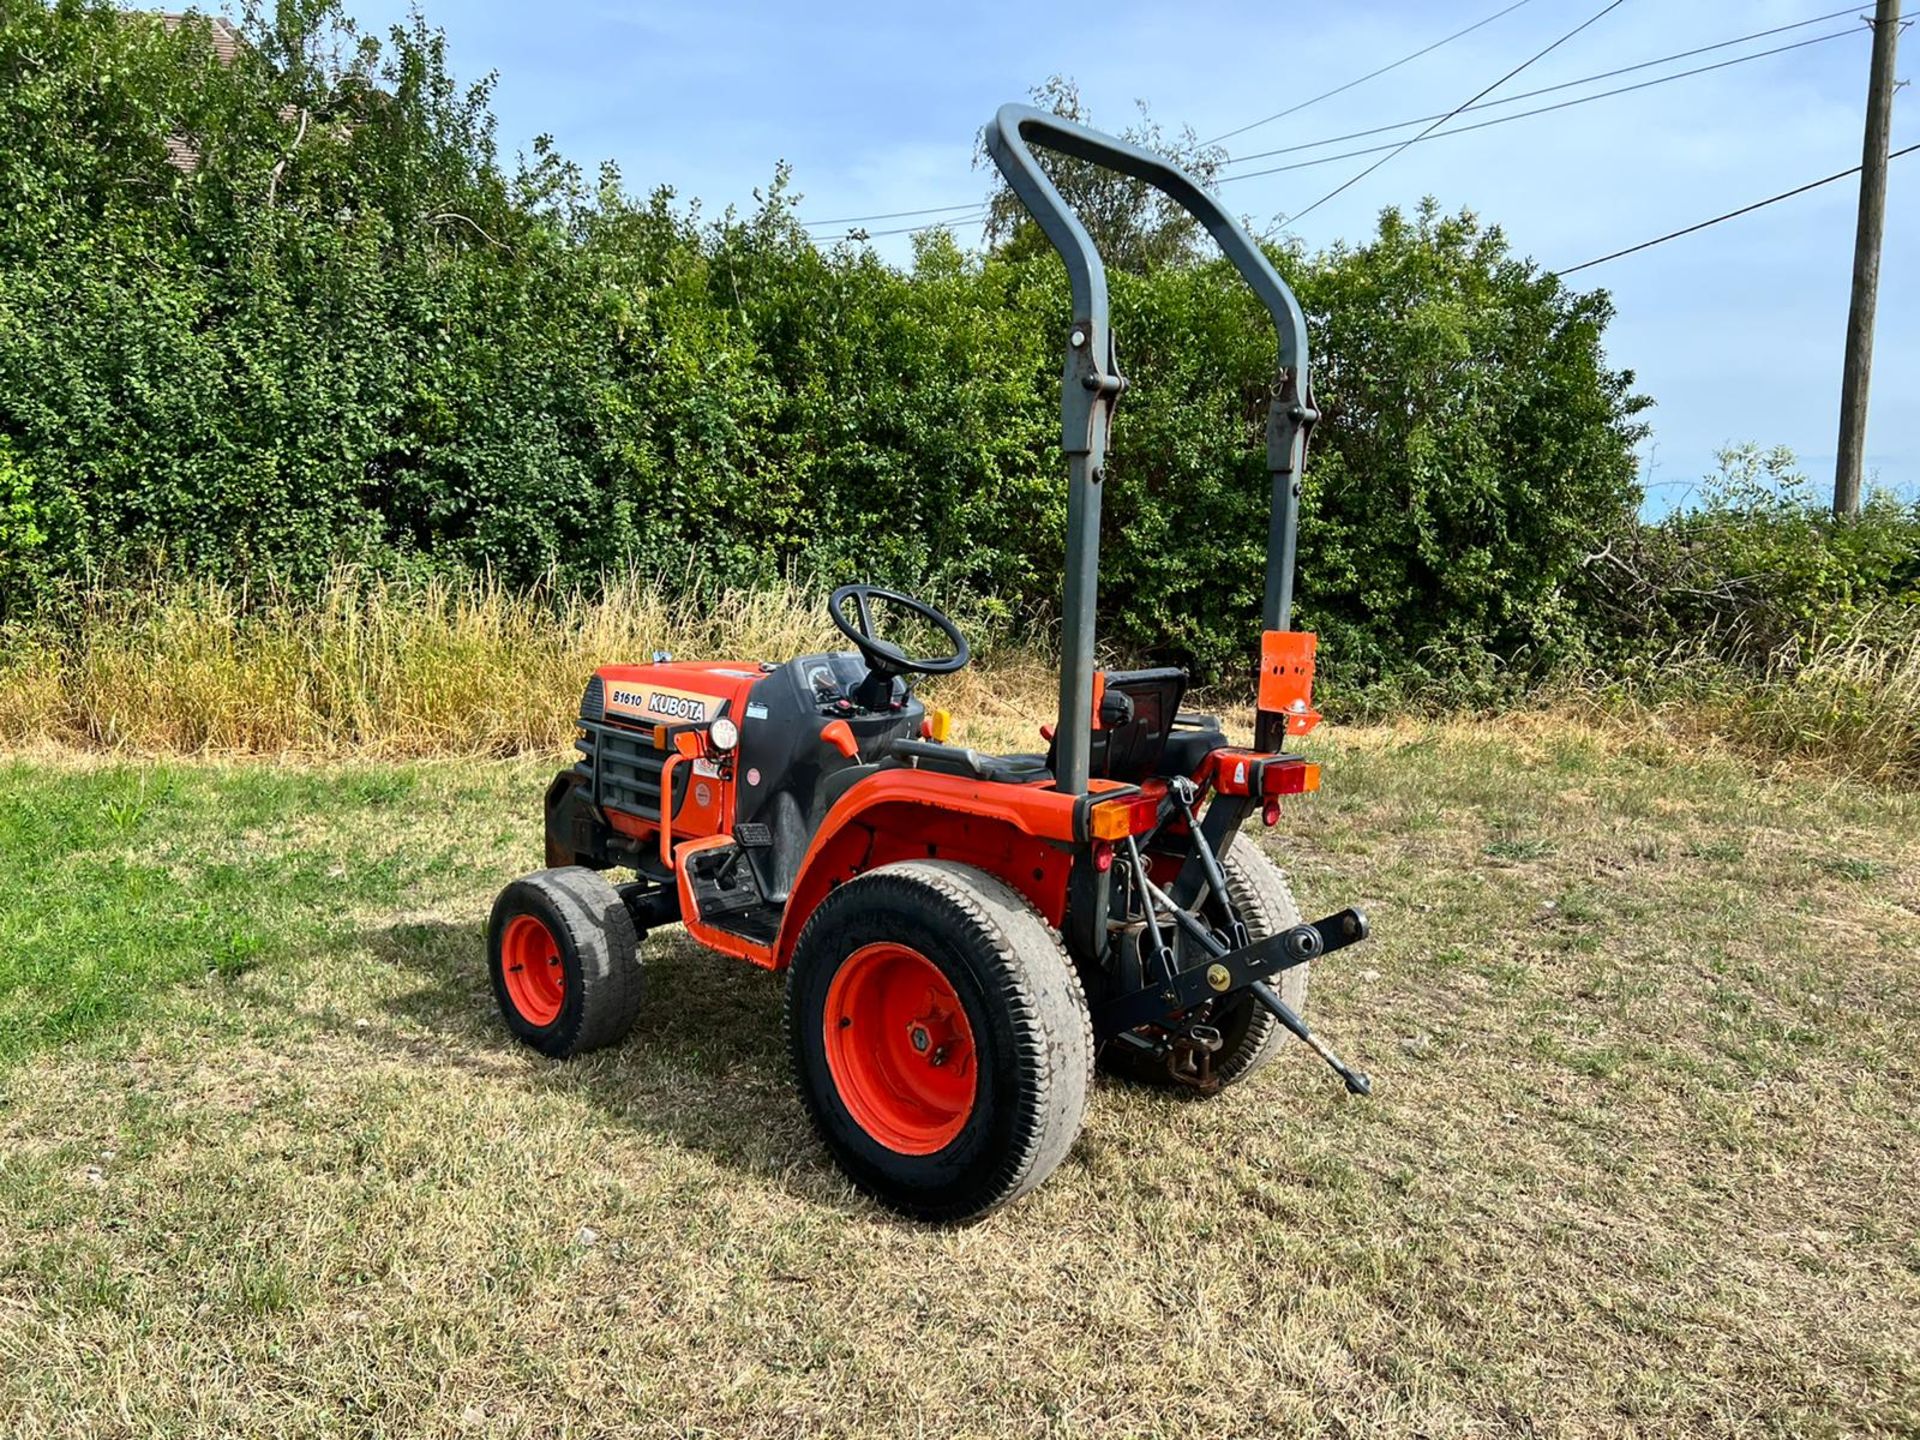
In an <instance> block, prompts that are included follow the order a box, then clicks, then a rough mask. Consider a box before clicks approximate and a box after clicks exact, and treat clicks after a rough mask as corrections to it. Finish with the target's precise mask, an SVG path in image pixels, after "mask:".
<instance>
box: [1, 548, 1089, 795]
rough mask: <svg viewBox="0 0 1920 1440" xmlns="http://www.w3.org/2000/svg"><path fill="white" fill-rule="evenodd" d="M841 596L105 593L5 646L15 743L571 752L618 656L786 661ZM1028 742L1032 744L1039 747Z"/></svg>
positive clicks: (397, 588)
mask: <svg viewBox="0 0 1920 1440" xmlns="http://www.w3.org/2000/svg"><path fill="white" fill-rule="evenodd" d="M825 593H826V592H825V590H824V589H821V588H816V587H806V588H802V587H801V586H800V585H798V584H792V583H790V584H785V585H778V586H772V587H769V588H765V589H759V590H726V589H717V588H714V587H708V586H699V585H694V586H691V587H688V586H686V585H684V584H677V585H675V586H665V585H661V584H657V583H653V582H650V581H648V580H645V579H642V578H640V577H638V576H628V577H624V578H618V579H615V580H613V581H612V582H611V583H609V584H608V585H607V586H606V587H604V588H603V589H601V590H600V591H598V592H596V593H594V594H592V595H588V594H585V593H582V592H578V591H575V592H566V593H552V592H536V593H527V592H523V591H516V590H513V589H510V588H508V587H505V586H502V585H499V584H497V583H494V582H492V581H489V580H486V579H473V580H449V579H429V580H411V581H410V580H392V579H382V578H380V577H377V576H372V575H368V574H365V573H362V572H360V571H357V570H353V569H344V568H343V569H341V570H339V571H337V572H335V573H334V575H333V576H332V577H331V578H330V579H329V580H328V582H327V583H326V584H325V585H324V586H322V587H321V588H320V589H319V591H318V592H317V593H316V592H305V593H295V592H292V591H287V590H274V591H269V592H266V593H260V592H252V593H249V592H247V591H245V590H240V589H235V588H231V587H228V586H224V585H220V584H217V583H214V582H211V581H198V582H182V583H178V584H172V585H166V586H161V587H157V588H155V589H153V590H151V591H149V592H147V593H145V594H141V595H135V594H130V593H128V592H125V591H112V590H104V589H103V590H100V591H97V592H94V593H92V594H90V595H88V596H87V597H85V599H84V600H83V602H82V604H81V606H80V610H79V619H78V622H77V623H75V624H72V625H70V626H69V627H67V628H66V629H65V630H64V631H63V632H61V633H60V634H59V635H57V636H46V637H38V638H18V639H16V640H15V642H14V643H13V644H12V645H11V646H9V647H7V648H6V653H4V654H0V743H6V744H11V745H20V744H24V743H28V742H31V741H42V740H53V741H56V742H62V743H67V744H76V745H84V746H93V747H103V748H111V749H126V750H135V751H173V752H188V753H194V752H206V751H214V752H246V753H285V752H290V751H298V752H309V753H314V754H323V755H324V754H342V753H346V752H354V753H357V754H367V755H374V756H384V757H393V758H402V757H413V756H429V755H475V754H515V753H523V752H546V751H554V750H561V749H564V748H565V747H566V746H567V745H568V744H569V743H570V741H571V739H572V736H573V726H572V718H573V716H574V714H575V713H576V711H577V707H578V702H579V697H580V689H581V686H582V685H583V684H584V683H585V679H586V677H587V675H588V674H589V673H590V672H591V671H592V670H593V669H594V668H595V667H596V666H599V665H604V664H607V663H609V662H612V661H620V660H645V659H647V658H648V657H649V656H650V655H651V654H652V653H653V652H654V651H656V650H666V651H670V652H672V653H673V654H675V655H679V656H683V657H686V658H702V659H706V658H739V659H762V658H764V659H769V660H779V659H784V658H787V657H789V656H792V655H796V654H802V653H805V652H807V651H809V650H821V649H838V648H843V647H844V645H845V642H844V641H843V640H841V639H840V638H839V636H838V633H837V632H836V631H835V630H834V629H833V627H832V624H831V622H830V621H829V620H828V618H827V610H826V604H825ZM1052 673H1053V672H1052V669H1051V666H1050V665H1049V664H1048V662H1046V661H1045V660H1044V659H1043V658H1041V657H1040V656H1039V655H1038V654H1036V653H1031V652H1026V651H1020V650H1017V649H1014V648H1012V647H1000V649H999V653H997V654H996V655H995V656H994V657H993V658H992V661H991V663H990V664H989V665H988V666H987V667H985V670H984V673H982V674H979V675H974V674H963V675H962V676H956V677H954V678H953V679H952V680H949V681H948V682H946V683H945V684H944V685H943V686H942V687H939V692H938V693H940V694H941V695H942V696H943V697H945V698H946V699H947V701H948V703H951V704H953V705H954V706H955V707H956V708H959V707H962V706H965V707H968V708H969V709H972V710H977V711H978V712H979V716H980V719H979V722H978V723H977V727H976V728H977V729H979V730H980V731H981V732H982V733H996V732H998V731H1000V730H1002V729H1003V728H1004V726H1003V725H1002V724H1001V723H997V722H1001V721H1004V722H1009V723H1010V722H1011V721H1012V719H1013V718H1014V717H1016V716H1019V717H1022V725H1021V730H1022V733H1023V734H1024V733H1025V732H1026V731H1028V730H1030V729H1031V726H1030V724H1029V723H1027V722H1026V720H1025V718H1024V717H1027V716H1034V717H1036V718H1037V717H1038V716H1040V715H1043V714H1044V704H1043V705H1042V708H1041V709H1040V710H1038V711H1035V710H1033V709H1031V708H1030V707H1029V708H1028V709H1025V710H1023V709H1022V708H1021V703H1022V701H1023V700H1025V699H1029V698H1033V697H1040V698H1042V699H1044V696H1045V695H1046V693H1047V689H1048V687H1049V686H1050V684H1051V680H1052ZM1022 743H1030V741H1023V742H1022Z"/></svg>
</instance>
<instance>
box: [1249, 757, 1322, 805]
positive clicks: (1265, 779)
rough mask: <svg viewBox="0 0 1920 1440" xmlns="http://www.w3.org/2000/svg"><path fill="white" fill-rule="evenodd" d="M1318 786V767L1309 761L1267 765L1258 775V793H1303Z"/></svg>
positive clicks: (1270, 794)
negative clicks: (1262, 772)
mask: <svg viewBox="0 0 1920 1440" xmlns="http://www.w3.org/2000/svg"><path fill="white" fill-rule="evenodd" d="M1319 788H1320V767H1319V766H1318V765H1315V764H1313V763H1311V762H1302V763H1301V764H1298V765H1269V766H1267V768H1266V772H1265V773H1264V774H1263V775H1261V777H1260V793H1261V794H1263V795H1266V796H1269V797H1271V796H1274V795H1305V794H1307V793H1309V792H1310V791H1314V790H1318V789H1319Z"/></svg>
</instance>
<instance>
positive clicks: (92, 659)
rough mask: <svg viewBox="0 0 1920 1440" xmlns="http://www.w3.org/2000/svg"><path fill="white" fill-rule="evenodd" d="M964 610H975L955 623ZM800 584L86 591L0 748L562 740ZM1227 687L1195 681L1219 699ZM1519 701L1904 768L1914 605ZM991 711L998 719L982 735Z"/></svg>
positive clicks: (735, 648) (1011, 710)
mask: <svg viewBox="0 0 1920 1440" xmlns="http://www.w3.org/2000/svg"><path fill="white" fill-rule="evenodd" d="M968 628H969V629H970V630H979V629H981V628H982V627H979V626H969V627H968ZM1050 643H1051V636H1050V635H1033V634H1030V633H1027V634H1014V635H1011V636H1009V635H1006V634H1004V633H1002V634H1000V635H998V636H994V635H992V634H991V633H990V634H989V636H988V641H987V644H986V646H985V649H986V652H987V653H986V654H985V655H984V656H983V659H982V663H978V664H976V665H975V666H973V667H972V668H970V669H969V670H966V671H963V672H962V673H961V674H959V675H956V676H953V677H951V678H949V679H946V680H942V681H938V682H935V683H932V684H930V685H928V686H926V687H925V693H927V694H928V695H929V697H930V698H934V699H936V700H938V701H939V702H940V703H943V704H946V705H949V706H951V707H952V708H953V709H954V710H955V712H956V713H957V714H960V715H963V716H972V717H974V721H975V723H974V736H973V738H974V741H975V743H987V744H995V743H1002V744H1006V745H1011V746H1013V747H1016V748H1027V747H1030V746H1031V745H1032V744H1033V743H1034V740H1033V735H1032V717H1034V716H1037V715H1044V714H1047V713H1048V712H1049V710H1050V709H1051V706H1052V700H1051V697H1052V695H1053V690H1054V686H1055V684H1056V683H1057V675H1056V671H1055V668H1054V663H1053V660H1052V658H1051V655H1050V653H1049V646H1050ZM844 644H845V642H844V641H842V640H841V639H840V638H839V636H838V634H837V632H835V631H834V630H833V629H832V627H831V625H830V624H829V622H828V620H827V615H826V608H825V604H824V598H823V593H822V592H821V591H820V590H819V589H818V587H802V586H799V585H793V584H789V585H786V586H780V587H774V588H770V589H766V590H760V591H740V590H715V589H713V588H711V587H703V586H700V585H698V584H692V583H689V582H685V581H682V582H677V583H676V584H674V585H672V586H662V585H661V584H659V583H656V582H654V581H652V580H646V579H642V578H641V577H639V576H634V575H628V576H625V577H622V578H617V579H615V580H614V581H612V582H610V583H609V585H608V586H607V587H606V588H605V589H604V590H602V591H601V592H599V593H596V594H594V595H592V596H588V595H585V594H582V593H579V592H570V593H557V594H556V593H527V592H520V591H514V590H511V589H508V588H506V587H502V586H498V585H494V584H491V583H488V582H486V581H484V580H479V581H450V580H446V579H434V580H421V581H412V580H405V581H403V580H386V579H381V578H378V577H375V576H370V575H367V574H365V573H363V572H360V571H357V570H353V569H341V570H338V571H336V572H335V573H334V574H333V576H332V577H331V578H330V580H329V581H328V583H327V584H326V585H325V586H324V587H322V589H321V590H320V591H319V593H318V594H317V595H314V594H300V595H295V594H291V593H286V592H278V591H275V592H269V593H266V594H249V593H247V592H244V591H238V590H234V589H230V588H227V587H224V586H221V585H218V584H214V583H211V582H193V583H180V584H174V585H169V586H165V587H162V588H160V589H158V590H156V591H154V592H152V593H150V594H147V595H144V596H139V595H134V594H131V593H129V592H127V591H125V590H113V591H106V590H103V591H100V592H96V593H95V594H94V595H92V596H91V597H90V598H89V599H87V600H86V601H85V602H84V603H83V604H82V605H81V607H80V617H79V620H78V622H77V623H76V624H74V625H72V626H71V627H69V628H68V629H67V630H66V631H65V632H63V634H62V635H61V636H60V637H59V638H57V639H49V638H45V637H41V638H39V639H29V638H26V637H22V636H15V637H14V638H13V640H12V642H11V643H10V644H8V643H6V637H4V636H0V745H7V746H12V747H15V748H17V747H20V746H24V745H29V744H34V743H40V742H47V741H51V742H54V743H58V744H65V745H74V746H87V747H95V748H104V749H108V750H115V751H121V752H132V753H137V754H209V753H211V754H256V755H304V756H309V757H347V756H359V757H366V758H388V759H401V758H413V757H428V756H474V755H496V756H504V755H516V754H551V753H555V752H557V751H561V750H564V749H565V748H566V747H567V745H568V743H569V742H570V740H571V736H572V726H571V717H572V716H573V714H574V710H575V707H576V705H577V703H578V699H579V694H580V687H581V684H582V681H583V678H584V677H585V676H586V675H587V674H588V673H590V672H591V671H592V670H593V668H594V667H595V666H597V665H600V664H603V663H605V662H607V661H608V660H609V659H627V660H637V659H644V658H645V657H647V656H648V655H650V654H652V653H653V652H654V651H656V650H667V651H671V652H672V653H674V654H676V655H687V656H728V657H735V658H741V659H749V658H758V657H768V658H780V657H785V656H790V655H794V654H797V653H801V652H804V651H807V650H815V649H823V648H842V647H843V646H844ZM1244 698H1245V697H1243V696H1240V695H1237V694H1229V695H1224V696H1215V697H1212V702H1213V703H1215V704H1222V703H1224V704H1225V705H1226V706H1227V707H1228V708H1232V707H1233V706H1234V705H1235V704H1236V703H1240V702H1242V701H1243V700H1244ZM1536 703H1539V704H1541V705H1544V706H1546V707H1547V708H1550V709H1557V710H1560V711H1562V712H1567V713H1571V714H1574V715H1576V716H1578V717H1580V718H1582V719H1585V720H1588V721H1594V720H1602V719H1604V720H1607V721H1609V722H1614V723H1621V722H1623V723H1624V724H1625V725H1626V726H1628V727H1629V728H1644V727H1645V726H1648V725H1652V726H1656V727H1659V728H1662V729H1664V730H1666V731H1668V732H1669V733H1672V734H1674V735H1676V736H1680V737H1684V738H1686V739H1689V740H1710V741H1714V742H1718V743H1724V744H1727V745H1730V746H1733V747H1735V748H1738V749H1739V750H1741V751H1742V752H1743V753H1745V754H1747V755H1749V756H1750V757H1755V758H1758V759H1759V760H1760V761H1762V762H1763V764H1765V765H1768V766H1777V765H1779V764H1780V763H1782V762H1787V763H1790V764H1806V765H1811V766H1816V767H1820V768H1823V769H1827V770H1830V771H1833V772H1836V773H1839V774H1844V775H1847V776H1850V777H1852V778H1856V779H1863V780H1868V781H1871V782H1874V783H1887V784H1897V785H1905V786H1907V787H1908V788H1913V787H1916V786H1920V611H1915V612H1912V613H1901V614H1889V615H1882V616H1872V617H1868V618H1867V619H1865V620H1863V621H1862V622H1861V624H1860V626H1858V627H1857V628H1856V630H1855V631H1854V632H1852V633H1850V634H1848V635H1845V636H1838V637H1833V638H1830V639H1828V640H1825V641H1822V642H1820V643H1819V644H1816V645H1810V646H1808V647H1805V648H1804V649H1796V650H1793V651H1790V652H1787V653H1783V654H1781V655H1778V656H1776V657H1775V658H1774V660H1773V662H1772V665H1771V668H1770V669H1769V671H1768V672H1767V673H1766V674H1764V675H1758V676H1756V675H1754V674H1752V673H1750V672H1748V671H1744V670H1740V669H1737V668H1734V667H1731V666H1728V665H1727V664H1725V663H1723V662H1721V661H1719V660H1718V659H1716V658H1715V652H1714V651H1713V650H1712V648H1711V647H1707V646H1704V645H1702V646H1700V647H1697V648H1694V649H1688V650H1683V651H1680V652H1676V653H1675V654H1673V655H1671V656H1669V657H1667V658H1666V659H1665V660H1664V661H1663V662H1662V663H1661V664H1660V665H1658V666H1656V667H1654V669H1653V670H1652V672H1651V673H1650V674H1648V675H1646V676H1643V677H1640V678H1639V679H1637V680H1633V681H1631V682H1624V683H1623V682H1619V681H1615V680H1611V679H1607V678H1606V677H1595V678H1590V679H1587V680H1585V681H1575V680H1573V679H1568V680H1566V681H1565V682H1563V683H1560V684H1557V685H1554V686H1550V687H1549V688H1548V689H1547V690H1546V691H1544V692H1543V693H1542V694H1541V695H1540V696H1538V697H1537V701H1536ZM995 727H1001V730H1004V731H1005V732H1006V733H1007V734H1008V735H1009V736H1010V738H1007V739H1005V740H995V739H992V738H989V737H992V736H994V735H996V734H999V733H1001V732H1000V731H998V730H996V728H995Z"/></svg>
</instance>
